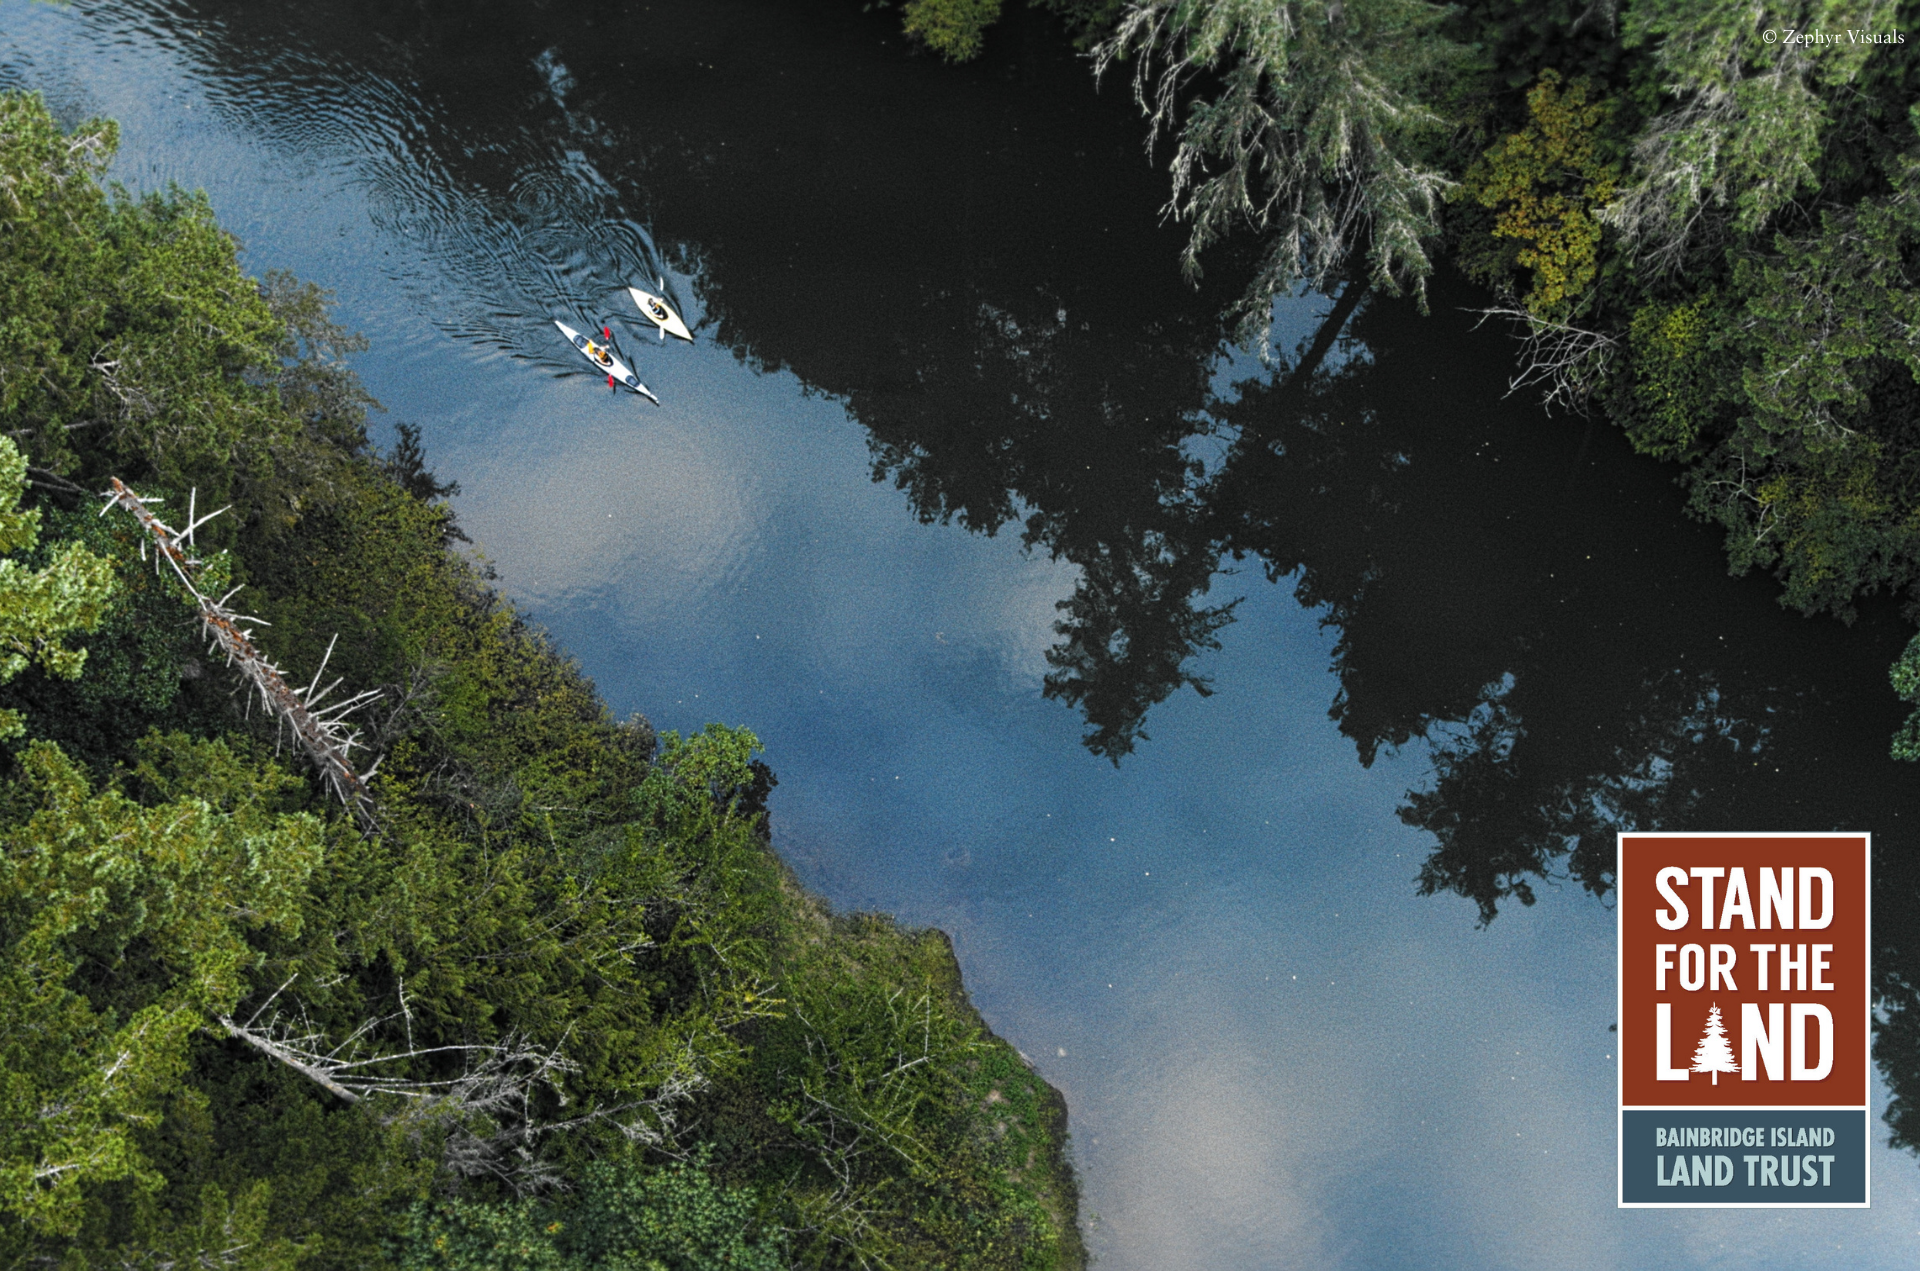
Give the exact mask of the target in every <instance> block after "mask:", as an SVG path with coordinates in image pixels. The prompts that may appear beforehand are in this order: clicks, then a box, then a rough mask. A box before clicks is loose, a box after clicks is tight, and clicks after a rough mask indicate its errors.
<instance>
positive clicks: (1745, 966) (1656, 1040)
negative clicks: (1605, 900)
mask: <svg viewBox="0 0 1920 1271" xmlns="http://www.w3.org/2000/svg"><path fill="white" fill-rule="evenodd" d="M1869 880H1870V875H1869V862H1868V839H1867V836H1866V835H1865V834H1804V835H1792V834H1779V835H1771V834H1767V835H1763V834H1729V835H1697V836H1694V835H1680V834H1673V835H1669V834H1623V835H1621V836H1620V872H1619V877H1618V888H1619V890H1618V902H1619V906H1620V913H1619V923H1620V1051H1619V1054H1620V1065H1621V1068H1620V1102H1621V1105H1622V1106H1623V1107H1697V1108H1715V1107H1743V1108H1754V1107H1849V1108H1858V1107H1865V1106H1866V1103H1867V1065H1868V1051H1867V1046H1868V1027H1869V1020H1870V1015H1869V997H1868V992H1869V986H1868V981H1867V966H1868V948H1869V944H1868V922H1869V910H1870V899H1869Z"/></svg>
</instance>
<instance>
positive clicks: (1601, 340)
mask: <svg viewBox="0 0 1920 1271" xmlns="http://www.w3.org/2000/svg"><path fill="white" fill-rule="evenodd" d="M1472 312H1475V313H1478V314H1479V315H1480V318H1481V321H1485V320H1486V319H1488V318H1506V319H1509V320H1510V321H1512V322H1514V323H1515V324H1517V325H1518V326H1519V327H1521V328H1523V329H1522V330H1519V331H1516V332H1515V334H1514V338H1515V339H1517V340H1519V341H1520V369H1519V370H1518V371H1516V372H1515V373H1514V375H1513V378H1512V379H1509V380H1508V381H1507V396H1509V397H1511V396H1513V394H1515V393H1517V392H1519V391H1520V390H1521V389H1523V388H1531V387H1533V386H1534V385H1536V384H1538V385H1541V386H1542V391H1541V394H1540V404H1541V405H1542V406H1544V407H1545V408H1546V409H1547V410H1548V411H1549V412H1551V411H1552V410H1553V408H1554V407H1555V406H1561V407H1564V408H1566V409H1568V410H1571V411H1575V412H1577V413H1579V414H1582V415H1584V414H1586V410H1587V399H1588V398H1589V397H1590V396H1592V394H1593V391H1594V389H1596V388H1598V387H1599V386H1600V381H1601V380H1602V379H1603V378H1604V377H1605V375H1606V372H1607V366H1608V364H1610V363H1611V362H1612V361H1613V355H1614V353H1615V351H1616V350H1617V349H1618V348H1619V345H1620V340H1619V337H1618V336H1612V335H1608V334H1606V333H1605V332H1602V331H1589V330H1586V329H1585V328H1584V327H1576V326H1574V325H1573V324H1572V323H1568V322H1553V321H1549V320H1548V319H1546V318H1542V317H1539V316H1538V315H1536V314H1533V313H1530V312H1528V311H1527V310H1525V309H1520V308H1513V307H1510V306H1509V307H1503V308H1493V309H1476V310H1473V311H1472Z"/></svg>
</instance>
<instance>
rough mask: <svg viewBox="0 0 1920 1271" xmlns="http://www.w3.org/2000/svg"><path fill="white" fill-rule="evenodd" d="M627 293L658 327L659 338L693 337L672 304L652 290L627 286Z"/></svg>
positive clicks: (687, 338) (684, 338)
mask: <svg viewBox="0 0 1920 1271" xmlns="http://www.w3.org/2000/svg"><path fill="white" fill-rule="evenodd" d="M627 294H628V295H630V296H632V297H633V303H634V304H636V305H638V306H640V312H641V313H642V314H644V315H645V316H646V319H647V321H649V322H651V323H653V325H654V326H656V327H659V328H660V338H661V339H663V340H664V339H666V338H667V337H668V336H670V335H672V336H678V337H679V338H680V339H682V340H691V339H693V332H691V331H689V330H687V324H686V323H684V322H682V321H681V320H680V315H679V314H677V313H675V312H674V311H673V306H672V305H670V304H668V303H667V302H666V300H665V299H663V298H662V297H660V296H656V295H654V294H653V293H652V292H647V291H642V290H640V288H638V287H628V288H627Z"/></svg>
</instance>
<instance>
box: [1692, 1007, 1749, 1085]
mask: <svg viewBox="0 0 1920 1271" xmlns="http://www.w3.org/2000/svg"><path fill="white" fill-rule="evenodd" d="M1690 1071H1692V1072H1710V1073H1712V1074H1713V1084H1714V1085H1716V1086H1717V1085H1719V1084H1720V1074H1721V1073H1723V1072H1739V1071H1740V1065H1739V1064H1737V1063H1735V1062H1734V1061H1733V1048H1732V1047H1731V1046H1729V1045H1727V1030H1726V1026H1725V1025H1723V1024H1722V1023H1721V1022H1720V1007H1719V1005H1718V1004H1715V1005H1714V1006H1713V1007H1712V1008H1711V1009H1709V1010H1708V1011H1707V1031H1706V1032H1705V1033H1703V1034H1702V1035H1701V1037H1700V1045H1699V1046H1698V1047H1696V1048H1695V1050H1694V1052H1693V1067H1692V1069H1690Z"/></svg>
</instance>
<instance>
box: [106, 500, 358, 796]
mask: <svg viewBox="0 0 1920 1271" xmlns="http://www.w3.org/2000/svg"><path fill="white" fill-rule="evenodd" d="M111 482H112V484H111V486H110V487H109V488H108V490H107V491H106V492H105V493H104V494H103V495H102V496H101V497H102V498H104V499H105V500H106V507H104V508H102V509H100V513H101V515H102V516H104V515H106V513H107V511H108V510H109V509H112V508H116V507H118V508H124V509H125V510H126V511H128V512H131V513H132V514H133V515H134V517H135V519H137V520H138V521H139V522H140V525H141V527H142V528H143V529H145V530H146V531H147V534H148V536H149V537H151V538H152V539H153V542H154V547H155V550H156V551H157V552H158V554H159V556H160V558H161V559H164V560H165V561H166V562H167V564H168V565H170V566H171V567H172V569H173V572H174V576H175V577H176V578H178V579H179V581H180V585H181V586H183V587H185V588H186V589H187V594H188V595H190V596H192V597H193V601H194V604H195V605H196V606H197V607H198V608H199V610H200V622H201V625H202V626H203V628H204V629H205V630H206V632H207V635H208V637H209V638H210V640H211V641H212V645H213V646H215V647H218V648H219V649H220V650H221V651H222V652H223V653H225V654H226V656H227V665H229V666H233V667H238V668H239V670H240V672H241V673H242V674H243V675H245V676H246V677H247V679H248V680H249V681H250V682H251V683H252V685H253V687H254V689H255V690H256V691H257V692H258V693H259V695H260V700H261V702H262V704H263V705H264V706H265V707H266V708H267V709H268V710H269V711H271V712H272V713H273V715H274V717H275V718H276V719H277V720H278V721H279V722H280V725H281V726H282V727H283V728H285V729H286V730H287V731H288V732H290V733H292V734H293V737H294V741H295V742H296V744H298V745H299V747H300V749H302V750H303V751H305V752H306V754H307V757H308V758H309V759H311V760H312V761H313V764H314V766H315V767H316V768H318V769H319V770H320V775H321V778H322V780H324V781H325V782H326V784H327V785H328V787H329V788H330V789H332V790H333V792H334V794H336V795H338V796H339V798H340V801H341V802H342V803H344V804H345V805H346V806H347V808H348V809H349V810H351V811H352V812H353V814H354V816H355V817H356V818H358V819H359V820H360V822H361V824H362V825H365V826H368V827H369V828H370V827H371V826H372V823H373V795H372V791H371V790H370V789H369V788H368V785H367V783H368V782H369V781H370V780H371V779H372V777H373V774H374V770H375V769H377V768H378V767H379V766H380V763H379V760H377V759H376V760H375V761H374V762H373V764H371V765H370V766H369V767H368V768H367V770H366V771H365V772H360V771H358V770H356V768H355V766H354V764H353V761H352V759H351V758H350V757H349V756H350V754H351V752H352V751H354V750H356V749H362V748H363V747H362V745H361V742H360V732H359V730H358V729H357V728H353V727H351V726H350V725H349V724H348V723H347V717H348V716H349V715H351V714H353V712H355V711H357V710H359V709H360V708H361V707H363V706H365V705H367V704H368V703H369V702H371V701H373V700H374V699H375V698H377V697H379V696H380V694H379V693H378V692H377V691H375V690H369V691H367V692H364V693H355V694H353V695H352V696H350V697H346V698H343V699H341V700H339V701H335V702H333V703H331V704H330V705H326V706H322V705H321V703H322V702H323V701H324V700H325V699H326V698H327V697H328V696H329V695H330V694H332V693H333V691H334V690H335V689H337V688H339V686H340V681H339V680H338V679H335V680H334V681H333V682H332V683H330V684H328V685H327V686H326V687H325V688H322V687H320V678H321V676H323V675H325V674H326V671H327V663H328V661H330V660H331V659H332V657H333V641H329V642H328V644H327V652H326V656H325V657H323V658H321V659H320V669H319V670H318V671H316V672H314V676H313V680H312V681H311V682H310V683H309V684H308V685H307V687H306V688H304V689H296V688H294V687H292V686H291V685H289V684H288V683H287V682H286V678H285V677H284V676H283V675H282V674H281V672H280V668H279V667H278V666H275V665H274V664H273V663H272V662H271V661H269V660H268V659H267V656H266V654H265V653H263V652H262V651H261V650H260V647H259V646H258V645H257V644H255V643H254V641H253V637H252V635H251V634H250V633H249V632H248V631H247V629H246V628H247V627H248V626H265V625H266V623H265V622H263V621H262V620H261V619H259V618H255V617H251V616H249V615H247V614H243V613H239V612H237V611H235V610H233V609H231V608H229V607H228V604H227V602H228V601H230V600H232V599H233V596H234V592H237V591H238V590H239V588H238V587H236V588H234V589H233V591H229V592H228V593H227V594H226V595H224V596H221V597H219V598H218V599H215V598H214V597H212V596H209V595H207V594H206V593H205V592H204V591H202V590H201V586H200V584H201V580H202V577H203V567H204V562H202V561H201V560H200V558H199V557H197V556H196V555H194V553H193V533H194V531H195V530H197V529H198V528H200V527H201V526H202V525H205V524H206V523H207V522H208V521H210V520H212V519H213V518H214V517H216V516H218V515H220V513H221V512H224V511H226V509H225V508H221V509H219V510H218V511H214V512H209V513H207V514H206V515H205V516H201V517H197V518H196V517H195V516H194V512H193V506H192V504H191V503H189V505H188V509H187V520H188V524H187V527H186V528H185V529H184V530H175V529H173V528H172V527H170V526H168V525H167V524H166V523H165V522H164V521H162V520H160V518H159V517H157V516H155V515H154V514H153V511H152V509H151V508H150V507H149V506H148V504H149V503H157V502H159V500H157V499H145V500H143V499H142V498H140V496H139V495H137V494H135V493H134V492H133V491H132V490H130V489H128V488H127V487H126V485H124V484H123V483H122V482H121V480H120V478H118V477H113V478H111ZM141 554H142V555H143V556H144V555H145V554H146V553H145V546H144V544H143V545H142V549H141ZM157 567H158V562H156V568H157ZM338 639H339V637H338V636H335V637H334V641H337V640H338Z"/></svg>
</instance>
